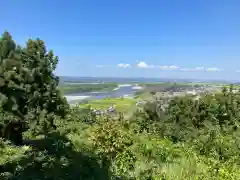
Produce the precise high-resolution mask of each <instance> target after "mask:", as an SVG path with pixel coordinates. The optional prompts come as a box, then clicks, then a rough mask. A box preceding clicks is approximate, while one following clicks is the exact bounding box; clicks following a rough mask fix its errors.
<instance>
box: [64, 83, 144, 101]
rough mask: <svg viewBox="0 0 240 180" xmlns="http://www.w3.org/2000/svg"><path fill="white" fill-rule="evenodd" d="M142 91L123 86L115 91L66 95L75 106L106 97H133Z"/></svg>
mask: <svg viewBox="0 0 240 180" xmlns="http://www.w3.org/2000/svg"><path fill="white" fill-rule="evenodd" d="M140 89H142V87H140V86H134V85H131V84H122V85H119V86H118V88H115V89H114V90H111V91H100V92H84V93H72V94H67V95H65V97H66V98H67V100H68V102H69V103H70V104H73V103H77V102H80V101H82V100H97V99H103V98H106V97H109V98H118V97H131V96H133V95H134V94H135V93H136V92H137V91H139V90H140Z"/></svg>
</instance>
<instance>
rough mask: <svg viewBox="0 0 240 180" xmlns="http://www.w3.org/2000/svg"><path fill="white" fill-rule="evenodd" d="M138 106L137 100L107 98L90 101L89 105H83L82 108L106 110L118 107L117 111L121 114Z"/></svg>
mask: <svg viewBox="0 0 240 180" xmlns="http://www.w3.org/2000/svg"><path fill="white" fill-rule="evenodd" d="M135 104H136V99H132V98H105V99H101V100H90V101H88V103H87V104H82V105H80V107H82V108H86V107H91V108H94V109H99V110H104V109H107V108H109V107H110V106H112V105H115V106H116V110H118V111H119V112H127V111H129V109H130V108H131V107H132V106H133V105H135Z"/></svg>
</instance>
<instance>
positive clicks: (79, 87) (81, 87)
mask: <svg viewBox="0 0 240 180" xmlns="http://www.w3.org/2000/svg"><path fill="white" fill-rule="evenodd" d="M116 87H118V84H116V83H102V84H63V85H61V86H60V89H61V91H62V92H63V93H64V94H70V93H80V92H91V91H101V90H113V89H114V88H116Z"/></svg>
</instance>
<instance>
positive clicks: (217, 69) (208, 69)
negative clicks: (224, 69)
mask: <svg viewBox="0 0 240 180" xmlns="http://www.w3.org/2000/svg"><path fill="white" fill-rule="evenodd" d="M206 71H210V72H218V71H221V69H219V68H216V67H211V68H206Z"/></svg>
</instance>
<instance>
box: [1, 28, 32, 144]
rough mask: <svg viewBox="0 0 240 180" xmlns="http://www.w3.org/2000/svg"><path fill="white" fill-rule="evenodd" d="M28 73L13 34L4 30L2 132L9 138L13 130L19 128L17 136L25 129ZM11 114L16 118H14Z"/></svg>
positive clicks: (2, 48) (2, 40)
mask: <svg viewBox="0 0 240 180" xmlns="http://www.w3.org/2000/svg"><path fill="white" fill-rule="evenodd" d="M27 74H28V73H27V70H25V69H24V68H22V66H21V58H20V52H19V47H17V46H16V44H15V42H14V41H13V40H12V37H11V35H10V34H9V33H8V32H4V34H3V35H2V38H1V39H0V108H1V110H2V111H3V112H2V113H1V119H0V121H1V124H2V125H1V126H2V128H1V131H2V133H1V134H2V136H3V137H5V138H8V139H11V134H12V133H11V132H12V131H14V129H15V130H16V129H17V131H16V132H15V133H14V136H15V137H16V136H18V135H19V136H20V134H21V133H22V131H23V129H24V128H23V126H24V115H25V114H26V113H27V107H26V102H27V99H26V96H25V90H24V87H23V82H24V79H25V78H26V77H27ZM6 113H7V117H6ZM11 115H13V116H14V117H15V118H12V117H11ZM4 117H6V118H4ZM10 117H11V118H10ZM3 124H5V126H3ZM16 133H17V134H16ZM20 139H21V136H20V137H19V140H17V141H18V142H19V141H21V140H20Z"/></svg>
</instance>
